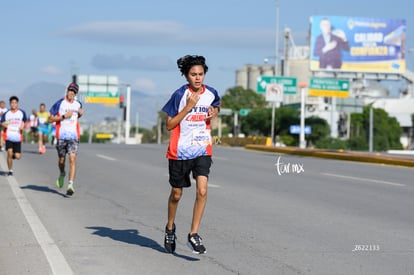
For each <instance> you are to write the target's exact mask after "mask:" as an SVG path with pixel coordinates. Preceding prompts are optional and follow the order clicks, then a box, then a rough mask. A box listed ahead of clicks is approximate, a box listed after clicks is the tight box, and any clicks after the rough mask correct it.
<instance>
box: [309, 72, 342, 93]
mask: <svg viewBox="0 0 414 275" xmlns="http://www.w3.org/2000/svg"><path fill="white" fill-rule="evenodd" d="M308 95H309V96H324V97H342V98H347V97H349V80H346V79H337V78H317V77H312V78H311V79H310V84H309V90H308Z"/></svg>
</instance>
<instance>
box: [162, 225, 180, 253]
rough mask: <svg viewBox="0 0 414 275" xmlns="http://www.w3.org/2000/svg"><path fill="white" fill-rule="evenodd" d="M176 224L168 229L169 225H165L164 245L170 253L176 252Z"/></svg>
mask: <svg viewBox="0 0 414 275" xmlns="http://www.w3.org/2000/svg"><path fill="white" fill-rule="evenodd" d="M176 238H177V237H176V236H175V224H173V229H172V230H168V228H167V226H165V238H164V247H165V250H167V252H168V253H174V251H175V239H176Z"/></svg>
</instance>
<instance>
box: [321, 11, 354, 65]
mask: <svg viewBox="0 0 414 275" xmlns="http://www.w3.org/2000/svg"><path fill="white" fill-rule="evenodd" d="M320 29H321V34H320V35H319V36H318V37H317V38H316V41H315V44H314V49H313V55H314V56H318V57H319V68H321V69H340V68H341V66H342V50H344V51H349V43H348V41H347V38H346V35H345V33H344V31H342V30H339V29H337V30H332V26H331V22H330V21H329V19H328V18H322V19H321V22H320Z"/></svg>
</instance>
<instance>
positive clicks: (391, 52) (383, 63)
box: [310, 16, 408, 74]
mask: <svg viewBox="0 0 414 275" xmlns="http://www.w3.org/2000/svg"><path fill="white" fill-rule="evenodd" d="M310 21H311V27H310V29H311V35H310V36H311V41H310V46H311V48H310V70H311V71H341V72H371V73H395V74H397V73H398V74H401V73H404V72H405V69H406V61H405V57H406V53H407V52H408V49H406V44H407V42H406V25H407V24H406V20H405V19H380V18H361V17H345V16H312V17H311V20H310Z"/></svg>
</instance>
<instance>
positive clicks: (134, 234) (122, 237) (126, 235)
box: [86, 226, 200, 261]
mask: <svg viewBox="0 0 414 275" xmlns="http://www.w3.org/2000/svg"><path fill="white" fill-rule="evenodd" d="M86 228H87V229H92V230H96V231H95V232H93V233H92V234H94V235H98V236H101V237H108V238H111V239H113V240H115V241H119V242H124V243H129V244H135V245H140V246H143V247H149V248H152V249H154V250H157V251H158V252H161V253H167V252H166V251H165V249H164V247H162V246H161V245H159V244H158V243H157V242H156V241H154V240H152V239H150V238H147V237H145V236H141V235H139V231H138V230H137V229H123V230H117V229H112V228H108V227H102V226H89V227H86ZM173 255H174V256H176V257H179V258H183V259H185V260H188V261H199V260H200V259H197V258H193V257H189V256H185V255H180V254H177V253H174V254H173Z"/></svg>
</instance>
